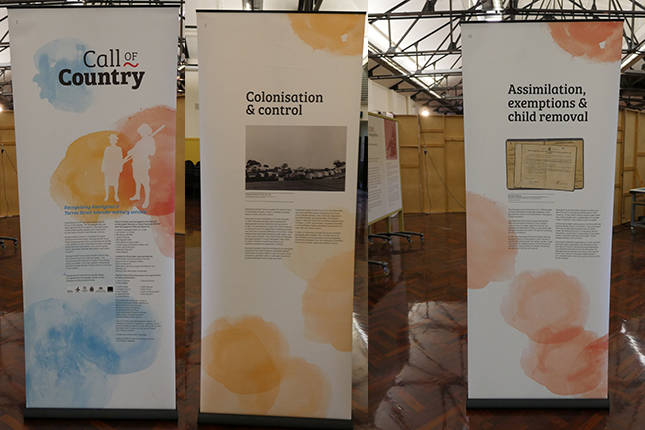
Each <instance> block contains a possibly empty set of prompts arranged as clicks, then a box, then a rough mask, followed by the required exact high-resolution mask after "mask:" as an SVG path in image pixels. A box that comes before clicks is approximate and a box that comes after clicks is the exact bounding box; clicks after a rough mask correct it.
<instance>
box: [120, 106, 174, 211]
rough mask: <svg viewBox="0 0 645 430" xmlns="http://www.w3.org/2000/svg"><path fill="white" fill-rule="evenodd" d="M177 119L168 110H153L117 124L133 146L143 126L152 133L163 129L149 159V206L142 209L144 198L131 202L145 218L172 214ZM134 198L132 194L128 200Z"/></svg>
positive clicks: (153, 108) (159, 107)
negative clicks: (147, 126)
mask: <svg viewBox="0 0 645 430" xmlns="http://www.w3.org/2000/svg"><path fill="white" fill-rule="evenodd" d="M176 119H177V113H176V112H175V110H174V109H172V108H171V107H169V106H155V107H152V108H149V109H145V110H142V111H140V112H137V113H136V114H134V115H131V116H129V117H127V118H124V119H122V120H120V121H119V122H118V124H120V127H119V129H120V130H121V133H123V134H124V135H126V136H127V137H128V138H129V139H130V141H131V142H133V146H134V144H136V142H138V141H139V140H140V139H141V135H140V134H139V132H138V131H137V130H138V129H139V127H140V126H141V125H142V124H148V125H149V126H150V128H151V129H152V130H153V131H154V130H158V129H159V128H160V127H161V126H162V125H163V126H165V127H164V128H163V129H162V130H161V131H160V132H159V133H157V134H156V135H155V136H154V141H155V148H156V151H155V153H154V155H152V156H151V157H150V170H149V175H150V205H149V206H148V207H147V208H143V207H142V205H143V203H144V200H143V198H142V199H140V200H137V201H135V202H134V203H135V205H136V206H137V208H139V210H141V211H146V213H147V214H148V215H157V216H161V215H168V214H171V213H174V211H175V139H176V136H175V127H176ZM128 164H131V163H128ZM133 190H134V187H133ZM133 195H134V191H133V193H132V195H130V196H128V199H129V198H130V197H132V196H133ZM142 197H143V196H142Z"/></svg>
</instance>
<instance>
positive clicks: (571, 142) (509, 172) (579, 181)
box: [506, 139, 584, 190]
mask: <svg viewBox="0 0 645 430" xmlns="http://www.w3.org/2000/svg"><path fill="white" fill-rule="evenodd" d="M517 143H526V144H533V145H558V146H574V147H575V148H576V174H575V186H574V188H575V189H577V190H580V189H582V188H584V141H583V140H582V139H508V140H507V141H506V188H508V189H509V190H514V189H518V188H521V187H520V186H519V184H516V183H515V145H516V144H517Z"/></svg>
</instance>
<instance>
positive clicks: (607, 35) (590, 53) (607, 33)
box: [549, 21, 623, 62]
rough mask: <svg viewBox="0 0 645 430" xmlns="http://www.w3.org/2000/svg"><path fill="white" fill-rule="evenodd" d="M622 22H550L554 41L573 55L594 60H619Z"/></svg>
mask: <svg viewBox="0 0 645 430" xmlns="http://www.w3.org/2000/svg"><path fill="white" fill-rule="evenodd" d="M622 30H623V24H622V22H618V21H590V22H583V21H578V22H552V23H549V31H550V32H551V36H552V37H553V40H554V41H555V43H557V44H558V45H559V46H560V47H561V48H562V49H564V50H565V51H567V52H568V53H569V54H571V55H572V56H573V57H585V58H587V59H589V60H592V61H596V62H614V61H620V58H621V48H622V41H623V32H622Z"/></svg>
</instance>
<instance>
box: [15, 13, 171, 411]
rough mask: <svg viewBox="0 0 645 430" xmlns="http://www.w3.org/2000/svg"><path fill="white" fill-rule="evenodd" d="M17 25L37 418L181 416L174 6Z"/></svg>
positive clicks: (57, 16)
mask: <svg viewBox="0 0 645 430" xmlns="http://www.w3.org/2000/svg"><path fill="white" fill-rule="evenodd" d="M9 21H10V29H11V57H12V58H11V63H12V69H13V72H14V74H13V88H14V93H15V96H14V97H15V123H16V124H15V127H16V142H17V151H18V154H17V155H18V171H19V172H20V173H19V188H20V224H21V238H22V244H21V248H22V267H23V283H24V306H25V359H26V373H27V375H26V376H27V379H26V390H27V414H29V411H30V410H32V411H34V410H42V409H49V408H64V409H87V408H92V409H106V410H114V409H117V410H122V409H130V410H131V409H140V410H141V409H154V410H175V409H176V404H175V397H176V396H175V352H174V351H175V337H174V323H175V317H174V178H175V176H174V163H175V161H174V160H175V158H174V157H175V122H176V114H175V105H176V96H175V93H176V61H177V53H176V50H177V10H176V8H131V7H128V8H45V9H33V8H29V9H11V10H10V14H9ZM71 415H74V414H73V413H72V414H71ZM99 415H100V413H99ZM94 416H97V415H96V414H95V415H94Z"/></svg>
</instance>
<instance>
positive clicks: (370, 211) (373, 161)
mask: <svg viewBox="0 0 645 430" xmlns="http://www.w3.org/2000/svg"><path fill="white" fill-rule="evenodd" d="M398 125H399V124H398V122H397V121H396V120H394V119H390V118H385V117H381V116H376V115H373V114H370V115H369V117H368V127H369V130H368V133H369V134H368V145H369V150H368V155H369V158H368V173H367V175H368V177H367V180H368V190H369V198H368V206H367V222H368V223H370V224H371V223H373V222H375V221H378V220H380V219H383V218H384V217H387V216H388V215H392V214H393V213H396V212H397V211H399V210H401V209H402V208H403V200H402V198H401V166H400V163H399V128H398Z"/></svg>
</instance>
